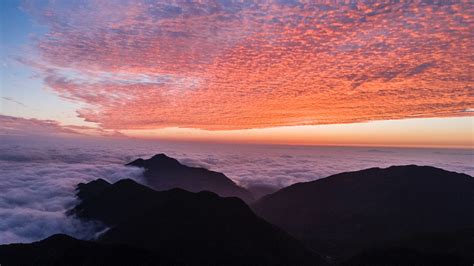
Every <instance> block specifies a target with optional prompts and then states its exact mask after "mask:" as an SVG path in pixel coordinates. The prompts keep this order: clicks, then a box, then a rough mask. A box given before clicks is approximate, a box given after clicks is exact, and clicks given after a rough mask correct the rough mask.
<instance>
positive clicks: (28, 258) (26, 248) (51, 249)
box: [0, 235, 167, 266]
mask: <svg viewBox="0 0 474 266" xmlns="http://www.w3.org/2000/svg"><path fill="white" fill-rule="evenodd" d="M0 261H1V263H2V265H4V266H12V265H24V266H26V265H31V266H50V265H71V266H76V265H77V266H102V265H103V266H107V265H130V266H132V265H157V264H165V263H167V262H166V261H162V260H160V257H159V256H155V255H153V254H151V253H150V252H149V251H146V250H143V249H137V248H131V247H127V246H122V245H104V244H101V243H96V242H91V241H83V240H78V239H75V238H72V237H70V236H67V235H53V236H50V237H49V238H47V239H44V240H42V241H39V242H34V243H31V244H10V245H0Z"/></svg>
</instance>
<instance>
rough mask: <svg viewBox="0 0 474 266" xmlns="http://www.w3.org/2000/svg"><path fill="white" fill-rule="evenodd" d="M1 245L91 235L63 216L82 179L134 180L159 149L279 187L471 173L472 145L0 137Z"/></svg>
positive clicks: (240, 179)
mask: <svg viewBox="0 0 474 266" xmlns="http://www.w3.org/2000/svg"><path fill="white" fill-rule="evenodd" d="M0 150H1V153H0V243H12V242H31V241H35V240H39V239H42V238H45V237H47V236H49V235H51V234H54V233H66V234H70V235H73V236H76V237H79V238H90V237H92V236H94V234H95V233H97V230H98V225H97V224H84V223H81V222H79V221H77V220H76V219H74V218H70V217H66V216H65V214H64V212H65V211H66V210H67V209H69V208H71V207H72V206H73V205H74V204H75V202H76V198H75V196H74V188H75V186H76V185H77V184H78V183H80V182H88V181H91V180H95V179H97V178H104V179H106V180H109V181H110V182H115V181H117V180H119V179H122V178H132V179H135V180H137V181H138V182H142V183H143V179H142V178H143V177H142V171H141V170H140V169H138V168H134V167H125V166H123V164H125V163H127V162H130V161H132V160H133V159H136V158H138V157H143V158H148V157H150V156H152V155H154V154H156V153H160V152H164V153H166V154H168V155H170V156H172V157H175V158H177V159H179V160H180V161H181V162H182V163H184V164H187V165H197V166H203V167H206V168H209V169H212V170H215V171H220V172H223V173H225V174H226V175H227V176H228V177H230V178H231V179H232V180H234V181H235V182H237V183H238V184H240V185H242V186H246V187H251V186H255V185H264V186H266V187H275V188H280V187H283V186H287V185H290V184H293V183H296V182H303V181H310V180H315V179H318V178H322V177H325V176H328V175H331V174H335V173H339V172H344V171H352V170H360V169H363V168H368V167H376V166H379V167H385V166H390V165H398V164H419V165H432V166H437V167H441V168H444V169H447V170H453V171H458V172H464V173H467V174H470V175H474V168H473V167H472V166H471V165H472V158H473V153H472V151H470V150H446V149H443V150H436V149H373V148H343V147H326V148H324V147H303V146H271V145H265V146H264V145H238V146H236V145H224V144H223V145H217V144H216V145H212V144H206V145H203V144H196V143H194V144H191V143H173V142H169V143H166V142H148V141H137V140H123V139H122V140H119V139H115V140H110V139H109V140H104V139H102V140H97V139H96V140H90V139H87V140H77V139H74V140H71V139H58V138H57V137H54V136H53V137H50V138H48V137H45V136H42V137H38V136H36V137H31V138H25V137H19V138H18V137H15V136H4V137H2V138H1V139H0Z"/></svg>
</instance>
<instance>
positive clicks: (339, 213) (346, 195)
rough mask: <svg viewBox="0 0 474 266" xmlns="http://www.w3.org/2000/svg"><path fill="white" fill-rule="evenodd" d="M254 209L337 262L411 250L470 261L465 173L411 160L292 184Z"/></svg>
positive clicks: (473, 193) (473, 204)
mask: <svg viewBox="0 0 474 266" xmlns="http://www.w3.org/2000/svg"><path fill="white" fill-rule="evenodd" d="M253 209H254V210H255V212H256V213H257V214H258V215H260V216H261V217H263V218H264V219H266V220H267V221H269V222H271V223H273V224H275V225H277V226H280V227H281V228H283V229H285V230H287V232H289V233H291V234H293V235H294V236H296V237H297V238H299V239H301V240H302V241H304V243H306V244H307V245H308V246H310V247H312V248H313V249H315V250H318V251H320V252H322V253H324V254H329V255H331V256H333V257H336V258H338V259H344V258H347V257H350V256H352V255H354V254H356V253H358V252H361V251H363V250H366V249H372V248H381V247H405V248H407V247H409V248H413V249H415V250H418V251H422V252H436V253H438V252H442V253H447V254H452V255H456V256H460V257H466V258H470V259H472V260H474V179H473V177H471V176H468V175H465V174H459V173H454V172H449V171H445V170H442V169H438V168H434V167H427V166H415V165H409V166H393V167H389V168H385V169H380V168H371V169H366V170H362V171H356V172H348V173H341V174H337V175H333V176H330V177H327V178H323V179H319V180H316V181H312V182H306V183H298V184H294V185H292V186H289V187H286V188H284V189H281V190H280V191H278V192H276V193H274V194H271V195H268V196H265V197H263V198H262V199H261V200H260V201H258V202H257V203H255V204H254V205H253ZM446 241H448V242H446Z"/></svg>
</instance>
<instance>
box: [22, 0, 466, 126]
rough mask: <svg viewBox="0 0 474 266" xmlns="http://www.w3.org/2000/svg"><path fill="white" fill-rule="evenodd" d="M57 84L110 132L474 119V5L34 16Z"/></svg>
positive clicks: (66, 10) (179, 8)
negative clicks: (40, 25) (41, 29)
mask: <svg viewBox="0 0 474 266" xmlns="http://www.w3.org/2000/svg"><path fill="white" fill-rule="evenodd" d="M25 8H26V9H28V10H30V12H31V13H32V14H33V15H34V16H35V17H36V18H37V19H38V21H39V22H40V23H43V24H44V25H46V26H47V27H48V29H49V31H48V32H47V33H46V34H45V35H44V36H43V37H41V38H40V39H39V40H38V41H37V49H38V51H39V54H40V58H39V59H38V61H40V62H41V65H42V66H43V67H42V71H43V75H44V78H45V84H46V85H47V86H48V87H49V88H51V89H52V90H53V91H55V92H56V93H58V94H59V95H60V96H62V97H64V98H67V99H69V100H72V101H78V102H81V103H84V104H85V107H84V108H83V109H81V110H79V114H80V116H81V117H82V118H84V119H85V120H87V121H91V122H96V123H98V124H99V125H100V126H101V127H103V128H106V129H125V130H136V129H156V128H163V127H185V128H200V129H208V130H229V129H247V128H263V127H275V126H293V125H317V124H339V123H354V122H363V121H372V120H389V119H404V118H413V117H452V116H472V112H464V110H468V109H470V108H472V107H473V106H474V97H473V96H474V90H473V76H472V73H474V55H473V51H474V44H473V42H472V40H473V39H474V36H473V35H474V33H473V31H472V28H473V27H474V23H473V14H474V5H473V4H472V3H471V2H470V1H464V2H456V3H449V4H446V3H444V2H439V3H428V2H423V1H420V2H416V3H349V4H343V3H339V4H333V3H323V2H320V1H318V2H307V1H300V2H299V1H279V2H271V3H270V2H265V3H255V2H238V3H237V2H229V3H221V2H219V1H194V2H193V1H191V2H190V1H168V2H166V3H163V2H157V3H151V4H150V3H148V2H143V3H140V2H136V1H130V2H128V1H125V2H124V3H121V4H118V3H116V2H114V3H105V2H104V1H86V2H84V3H82V4H77V5H75V4H70V3H68V2H65V3H63V4H56V5H52V6H48V5H46V6H36V5H35V4H30V5H25Z"/></svg>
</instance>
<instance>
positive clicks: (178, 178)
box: [127, 154, 254, 203]
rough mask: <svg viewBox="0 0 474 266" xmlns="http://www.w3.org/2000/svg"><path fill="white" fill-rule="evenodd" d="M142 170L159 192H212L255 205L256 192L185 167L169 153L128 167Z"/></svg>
mask: <svg viewBox="0 0 474 266" xmlns="http://www.w3.org/2000/svg"><path fill="white" fill-rule="evenodd" d="M127 165H128V166H136V167H142V168H144V169H145V172H144V176H145V178H146V181H147V184H148V185H149V186H150V187H152V188H154V189H156V190H169V189H172V188H182V189H185V190H187V191H191V192H200V191H205V190H206V191H212V192H214V193H217V194H218V195H220V196H222V197H239V198H241V199H242V200H244V201H245V202H247V203H248V202H252V201H253V200H254V197H253V195H252V193H250V192H249V191H247V190H246V189H245V188H242V187H240V186H238V185H237V184H235V183H234V181H232V180H231V179H230V178H228V177H227V176H225V175H224V174H223V173H219V172H214V171H211V170H208V169H205V168H201V167H191V166H186V165H183V164H181V163H180V162H179V161H178V160H176V159H174V158H171V157H168V156H166V155H165V154H157V155H155V156H153V157H151V158H150V159H147V160H144V159H142V158H139V159H137V160H135V161H133V162H130V163H128V164H127Z"/></svg>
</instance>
